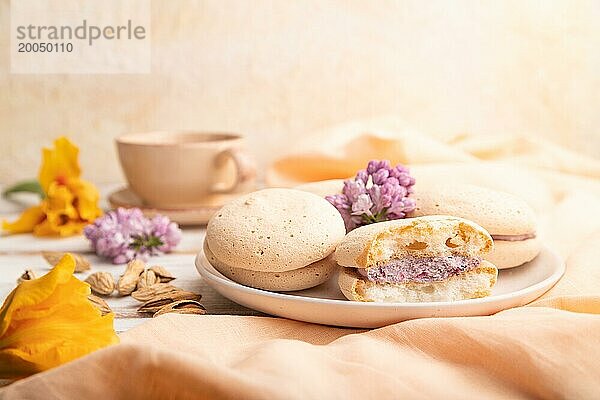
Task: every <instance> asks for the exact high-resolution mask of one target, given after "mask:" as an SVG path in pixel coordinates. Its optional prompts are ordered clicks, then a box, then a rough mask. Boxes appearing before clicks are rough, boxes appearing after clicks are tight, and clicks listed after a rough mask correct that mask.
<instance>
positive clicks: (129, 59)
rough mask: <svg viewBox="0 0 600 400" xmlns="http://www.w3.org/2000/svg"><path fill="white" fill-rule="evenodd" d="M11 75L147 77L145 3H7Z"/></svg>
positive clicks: (140, 0)
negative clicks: (104, 74)
mask: <svg viewBox="0 0 600 400" xmlns="http://www.w3.org/2000/svg"><path fill="white" fill-rule="evenodd" d="M10 6H11V10H10V13H11V51H10V55H11V60H10V62H11V72H12V73H16V74H19V73H21V74H39V73H71V74H77V73H80V74H90V73H92V74H93V73H149V72H150V65H151V57H150V56H151V45H150V18H151V17H150V15H151V13H150V11H151V10H150V6H151V4H150V0H103V1H97V0H61V1H56V0H12V1H11V5H10Z"/></svg>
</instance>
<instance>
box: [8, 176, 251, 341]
mask: <svg viewBox="0 0 600 400" xmlns="http://www.w3.org/2000/svg"><path fill="white" fill-rule="evenodd" d="M115 187H116V186H115V185H107V186H104V187H101V192H102V193H103V194H106V193H110V191H111V190H112V189H114V188H115ZM102 198H103V199H106V196H102ZM32 202H35V198H33V197H30V196H26V195H23V196H18V197H17V198H15V200H14V201H8V200H0V220H3V219H11V220H12V219H14V218H16V217H17V216H18V215H19V212H20V210H22V208H23V207H24V206H27V205H29V204H32ZM101 205H102V206H103V207H104V208H106V207H107V204H106V203H105V202H103V203H102V204H101ZM204 233H205V230H204V227H196V228H185V229H183V239H182V241H181V243H180V244H179V246H177V249H176V250H175V251H174V252H172V253H170V254H166V255H163V256H159V257H152V258H151V259H150V260H149V261H148V265H149V266H150V265H162V266H164V267H165V268H167V269H168V270H169V271H171V272H172V273H173V274H174V275H175V276H176V277H177V279H175V280H174V281H173V282H172V284H173V285H175V286H178V287H181V288H183V289H186V290H190V291H193V292H196V293H200V294H202V300H201V303H202V304H203V305H204V306H205V307H206V309H207V311H208V313H210V314H230V315H263V314H261V313H259V312H256V311H253V310H250V309H247V308H245V307H242V306H240V305H238V304H236V303H233V302H231V301H229V300H228V299H226V298H224V297H223V296H221V295H220V294H218V293H217V292H215V291H214V290H213V289H212V288H210V287H209V286H208V285H207V284H206V283H205V282H204V281H203V279H202V278H201V277H200V275H199V274H198V272H197V271H196V268H195V266H194V259H195V257H196V254H197V252H198V251H199V250H200V249H201V248H202V241H203V240H204ZM42 251H65V252H66V251H70V252H75V253H80V254H83V255H85V256H86V257H87V258H88V259H89V260H90V262H91V264H92V269H91V270H90V271H86V272H82V273H78V274H75V275H76V276H77V277H78V278H79V279H81V280H83V279H85V278H86V277H87V276H88V275H89V274H90V273H91V272H97V271H107V272H110V273H111V274H113V276H114V278H115V280H116V279H118V277H119V276H120V275H121V274H122V272H123V270H124V269H125V266H124V265H113V264H111V263H110V262H107V261H106V260H103V259H101V258H99V257H97V256H95V255H94V254H93V253H92V252H91V250H90V246H89V242H88V240H87V239H86V238H85V237H84V236H83V235H81V236H74V237H69V238H39V237H34V236H32V235H29V234H24V235H10V236H6V235H2V236H0V299H1V301H4V298H5V297H6V296H7V295H8V294H9V293H10V291H11V290H12V289H14V287H15V286H16V281H17V279H18V277H19V276H20V275H21V274H22V273H23V271H24V270H25V269H33V270H34V271H35V273H36V274H37V276H41V275H43V274H45V273H46V272H48V271H49V270H50V268H51V267H50V266H49V265H48V263H47V262H46V261H45V260H44V259H43V258H42V256H41V252H42ZM104 299H105V300H106V301H107V303H108V304H109V306H110V307H111V309H112V310H113V312H114V313H115V330H116V331H117V333H119V332H123V331H125V330H127V329H130V328H132V327H134V326H137V325H139V324H141V323H142V322H144V320H146V319H147V318H149V317H148V316H146V315H143V314H139V313H138V312H137V311H136V309H137V307H139V305H140V304H141V303H139V302H138V301H136V300H135V299H133V298H132V297H130V296H126V297H119V296H117V295H116V294H113V295H111V296H108V297H106V296H104Z"/></svg>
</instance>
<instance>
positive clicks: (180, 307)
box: [153, 300, 206, 317]
mask: <svg viewBox="0 0 600 400" xmlns="http://www.w3.org/2000/svg"><path fill="white" fill-rule="evenodd" d="M167 313H177V314H197V315H203V314H206V308H204V306H203V305H202V304H200V303H198V302H197V301H196V300H179V301H176V302H174V303H171V304H167V305H166V306H164V307H162V308H161V309H160V310H158V311H157V312H155V313H154V315H153V317H158V316H159V315H163V314H167Z"/></svg>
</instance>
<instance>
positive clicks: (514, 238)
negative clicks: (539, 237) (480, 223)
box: [492, 233, 535, 242]
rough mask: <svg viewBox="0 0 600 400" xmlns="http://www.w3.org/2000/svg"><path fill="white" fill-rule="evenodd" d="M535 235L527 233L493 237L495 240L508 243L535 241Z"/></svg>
mask: <svg viewBox="0 0 600 400" xmlns="http://www.w3.org/2000/svg"><path fill="white" fill-rule="evenodd" d="M534 238H535V233H525V234H523V235H492V239H494V240H504V241H507V242H520V241H522V240H528V239H534Z"/></svg>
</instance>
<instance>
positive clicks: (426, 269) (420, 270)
mask: <svg viewBox="0 0 600 400" xmlns="http://www.w3.org/2000/svg"><path fill="white" fill-rule="evenodd" d="M480 262H481V259H479V258H473V257H465V256H460V255H453V256H447V257H414V256H405V257H402V258H401V259H394V260H390V261H388V262H386V263H384V264H381V265H377V266H373V267H371V268H368V269H366V270H365V269H363V268H358V272H359V273H360V274H361V275H363V276H365V277H366V278H367V279H369V280H370V281H372V282H375V283H404V282H408V281H411V282H419V283H428V282H435V281H441V280H444V279H447V278H449V277H451V276H454V275H458V274H460V273H463V272H465V271H469V270H471V269H473V268H475V267H476V266H478V265H479V263H480Z"/></svg>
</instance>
